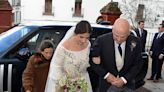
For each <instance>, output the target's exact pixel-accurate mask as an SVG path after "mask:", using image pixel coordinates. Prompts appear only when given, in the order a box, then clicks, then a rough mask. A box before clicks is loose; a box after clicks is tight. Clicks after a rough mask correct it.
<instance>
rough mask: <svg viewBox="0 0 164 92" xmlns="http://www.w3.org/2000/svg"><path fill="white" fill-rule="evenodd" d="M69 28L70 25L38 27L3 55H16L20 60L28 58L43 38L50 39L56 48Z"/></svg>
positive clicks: (7, 56)
mask: <svg viewBox="0 0 164 92" xmlns="http://www.w3.org/2000/svg"><path fill="white" fill-rule="evenodd" d="M69 28H70V27H67V26H66V27H65V26H60V27H59V26H56V27H43V28H38V29H37V30H35V31H34V33H31V34H30V35H29V36H28V37H26V38H24V40H22V42H20V43H19V44H18V45H17V46H19V47H17V48H13V49H12V51H10V52H9V54H7V55H6V56H5V57H6V58H15V57H16V58H19V59H21V60H25V59H28V58H29V57H30V56H31V55H32V54H33V53H36V52H37V51H38V48H39V45H40V43H41V42H42V41H43V40H45V39H50V40H52V41H53V43H54V45H55V48H56V46H57V44H58V43H59V42H60V40H61V39H62V38H63V37H64V35H65V33H66V31H67V30H68V29H69ZM27 55H28V56H27Z"/></svg>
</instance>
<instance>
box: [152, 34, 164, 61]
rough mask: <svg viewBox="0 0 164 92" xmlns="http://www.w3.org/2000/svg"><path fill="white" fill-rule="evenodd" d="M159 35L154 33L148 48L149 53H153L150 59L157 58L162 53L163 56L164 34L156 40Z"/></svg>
mask: <svg viewBox="0 0 164 92" xmlns="http://www.w3.org/2000/svg"><path fill="white" fill-rule="evenodd" d="M158 34H159V33H156V34H155V36H154V38H153V43H152V46H151V48H150V51H152V52H153V54H152V58H158V56H159V55H160V54H161V53H162V54H164V34H163V35H162V36H161V37H160V38H158V39H157V36H158Z"/></svg>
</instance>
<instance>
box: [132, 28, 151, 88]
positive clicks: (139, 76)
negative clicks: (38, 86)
mask: <svg viewBox="0 0 164 92" xmlns="http://www.w3.org/2000/svg"><path fill="white" fill-rule="evenodd" d="M135 32H136V34H137V37H138V38H139V39H140V42H141V47H142V52H145V44H146V37H147V30H145V29H143V30H142V34H141V35H140V33H139V29H138V28H137V29H135ZM144 55H145V56H146V57H147V58H146V59H145V58H143V59H142V61H143V62H142V63H143V66H142V69H141V71H140V72H139V73H138V74H137V76H136V79H135V82H136V88H139V87H141V86H142V85H143V84H144V83H145V82H144V79H145V77H146V74H147V70H148V55H147V54H144ZM145 56H143V57H145Z"/></svg>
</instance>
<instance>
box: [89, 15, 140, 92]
mask: <svg viewBox="0 0 164 92" xmlns="http://www.w3.org/2000/svg"><path fill="white" fill-rule="evenodd" d="M129 30H130V25H129V22H128V21H127V20H126V19H122V18H119V19H117V20H116V21H115V23H114V25H113V30H112V33H107V34H104V35H102V36H99V37H98V38H97V39H96V41H95V42H94V44H93V49H92V62H91V68H92V69H93V70H94V71H95V72H96V73H97V74H98V75H99V77H100V83H99V84H100V85H99V91H98V92H133V90H134V88H135V84H134V78H135V76H136V75H137V73H138V72H139V70H140V68H141V67H140V66H141V64H142V63H141V45H140V42H139V41H140V40H139V39H138V38H136V37H134V36H131V35H129V34H130V31H129Z"/></svg>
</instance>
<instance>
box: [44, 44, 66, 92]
mask: <svg viewBox="0 0 164 92" xmlns="http://www.w3.org/2000/svg"><path fill="white" fill-rule="evenodd" d="M64 58H65V54H64V49H63V48H61V47H59V48H57V49H56V51H55V53H54V55H53V58H52V60H51V64H50V68H49V74H48V77H47V83H46V87H45V92H55V84H56V80H57V79H59V78H61V76H63V74H62V73H63V63H64Z"/></svg>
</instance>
